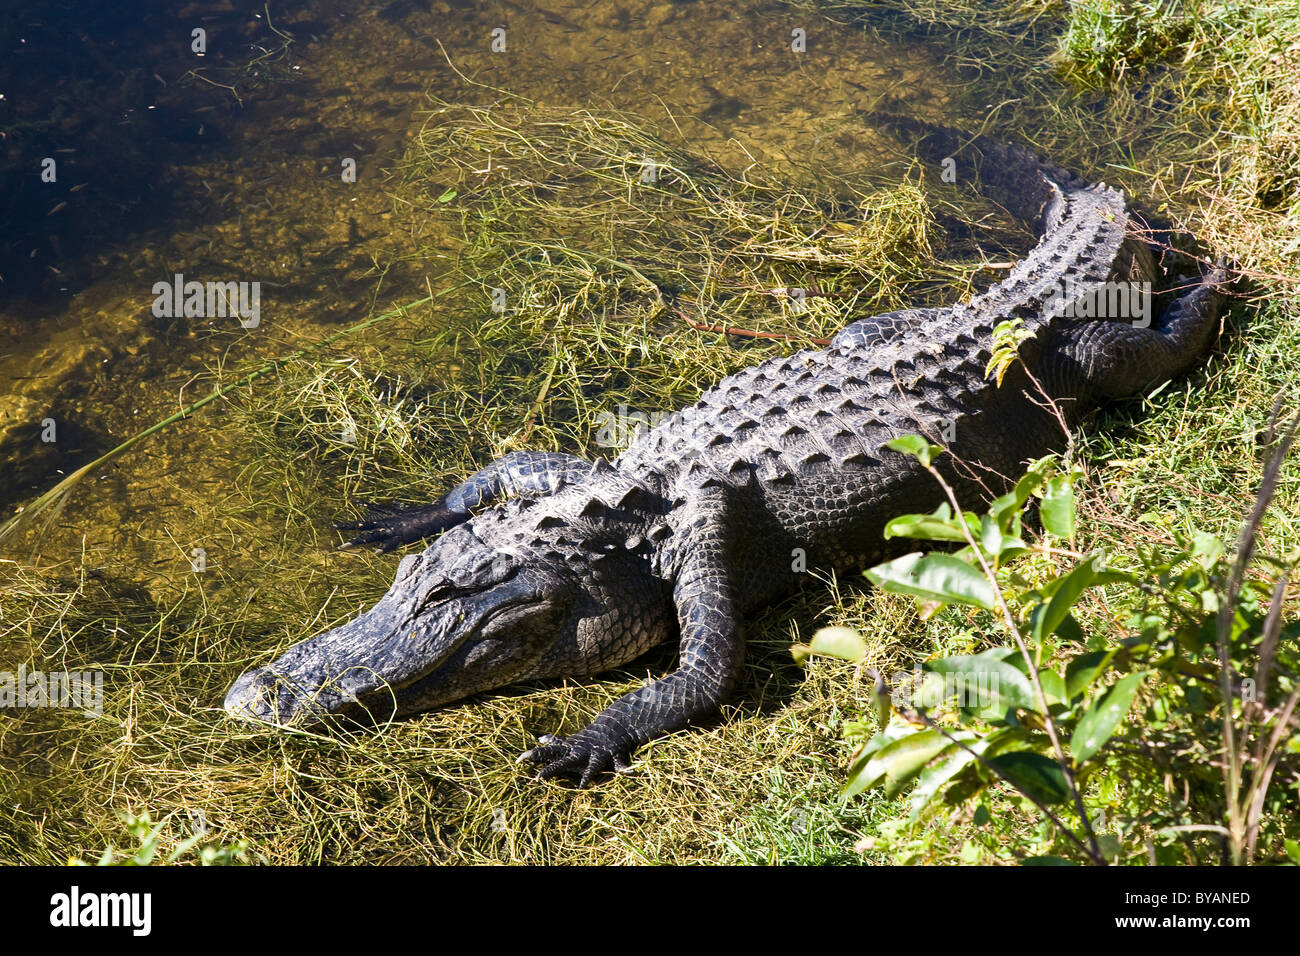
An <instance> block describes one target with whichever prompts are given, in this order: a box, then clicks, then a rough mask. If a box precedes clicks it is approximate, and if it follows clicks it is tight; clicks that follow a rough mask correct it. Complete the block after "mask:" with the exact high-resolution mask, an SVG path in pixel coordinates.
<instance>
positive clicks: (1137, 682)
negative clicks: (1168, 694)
mask: <svg viewBox="0 0 1300 956" xmlns="http://www.w3.org/2000/svg"><path fill="white" fill-rule="evenodd" d="M1145 677H1146V674H1144V673H1142V672H1140V671H1139V672H1138V673H1136V674H1129V675H1128V676H1127V677H1125V678H1124V679H1123V680H1121V681H1119V682H1118V683H1116V684H1115V686H1113V687H1111V688H1110V689H1109V690H1107V691H1106V693H1104V694H1102V695H1101V696H1100V697H1098V698H1097V699H1096V700H1095V701H1093V703H1092V706H1091V707H1089V708H1088V710H1087V712H1086V713H1085V714H1084V715H1083V716H1082V717H1080V718H1079V723H1078V724H1077V725H1076V726H1075V728H1074V736H1073V737H1071V738H1070V751H1071V752H1072V753H1073V754H1074V762H1075V763H1076V764H1079V763H1083V761H1085V760H1087V759H1088V758H1089V757H1091V756H1092V755H1093V754H1095V753H1096V752H1097V751H1098V750H1100V749H1101V748H1102V747H1103V746H1104V745H1105V743H1106V741H1108V740H1110V738H1111V736H1112V735H1113V734H1114V733H1115V730H1116V729H1117V728H1118V727H1119V725H1120V723H1121V722H1122V721H1123V720H1124V715H1125V714H1127V713H1128V709H1129V707H1130V706H1131V705H1132V704H1133V698H1134V697H1135V696H1136V695H1137V692H1138V688H1139V687H1141V686H1142V680H1143V678H1145Z"/></svg>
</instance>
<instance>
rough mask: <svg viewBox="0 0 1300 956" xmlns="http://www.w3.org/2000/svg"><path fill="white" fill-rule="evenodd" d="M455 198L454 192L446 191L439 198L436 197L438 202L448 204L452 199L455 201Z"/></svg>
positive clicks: (451, 190) (452, 190)
mask: <svg viewBox="0 0 1300 956" xmlns="http://www.w3.org/2000/svg"><path fill="white" fill-rule="evenodd" d="M456 196H457V193H456V190H454V189H448V190H447V191H446V192H445V193H443V194H442V195H441V196H439V197H438V202H440V203H449V202H451V201H452V200H453V199H455V198H456Z"/></svg>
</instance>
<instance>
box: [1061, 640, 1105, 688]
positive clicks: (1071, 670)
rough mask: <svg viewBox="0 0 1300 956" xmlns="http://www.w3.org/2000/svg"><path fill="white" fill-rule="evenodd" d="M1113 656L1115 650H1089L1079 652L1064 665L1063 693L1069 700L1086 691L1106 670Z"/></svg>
mask: <svg viewBox="0 0 1300 956" xmlns="http://www.w3.org/2000/svg"><path fill="white" fill-rule="evenodd" d="M1114 658H1115V650H1114V649H1112V650H1108V651H1090V652H1089V653H1087V654H1080V655H1079V656H1078V657H1076V658H1074V659H1073V660H1072V661H1070V663H1069V664H1067V665H1066V666H1065V693H1066V695H1067V696H1068V698H1069V699H1070V700H1074V698H1076V697H1078V696H1079V695H1080V694H1082V693H1083V692H1084V691H1086V690H1087V689H1088V688H1089V687H1090V686H1091V685H1092V682H1093V681H1095V680H1096V679H1097V678H1098V677H1100V676H1101V675H1102V674H1104V673H1105V672H1106V668H1108V667H1109V666H1110V662H1111V661H1112V660H1114Z"/></svg>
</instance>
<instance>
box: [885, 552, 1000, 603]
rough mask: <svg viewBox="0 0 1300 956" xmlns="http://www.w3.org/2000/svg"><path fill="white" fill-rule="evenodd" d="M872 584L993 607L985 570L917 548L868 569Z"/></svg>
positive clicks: (932, 598)
mask: <svg viewBox="0 0 1300 956" xmlns="http://www.w3.org/2000/svg"><path fill="white" fill-rule="evenodd" d="M866 575H867V578H868V579H869V580H870V581H871V583H872V584H874V585H876V586H877V587H880V588H883V589H884V590H886V591H892V592H893V593H895V594H910V595H912V596H913V597H917V598H921V599H922V600H925V601H941V602H943V603H945V604H971V605H974V606H975V607H982V608H984V609H985V610H992V609H993V602H994V600H995V596H994V593H993V586H992V585H991V584H989V582H988V580H987V579H986V578H985V577H984V575H983V573H981V572H980V571H978V570H976V569H975V568H973V567H972V566H971V565H969V564H967V563H966V562H965V561H961V560H959V559H957V558H954V557H953V556H952V555H950V554H923V553H922V552H920V551H914V552H912V553H911V554H905V555H903V557H901V558H897V559H895V560H893V561H889V562H886V563H885V564H878V565H876V566H875V567H874V568H871V569H870V570H868V571H867V572H866Z"/></svg>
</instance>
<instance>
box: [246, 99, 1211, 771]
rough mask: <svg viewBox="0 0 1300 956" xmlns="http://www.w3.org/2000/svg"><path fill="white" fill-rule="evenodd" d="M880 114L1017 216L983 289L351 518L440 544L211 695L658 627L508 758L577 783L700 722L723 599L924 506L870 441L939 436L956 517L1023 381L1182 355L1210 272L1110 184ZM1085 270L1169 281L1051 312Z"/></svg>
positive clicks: (994, 461) (728, 645)
mask: <svg viewBox="0 0 1300 956" xmlns="http://www.w3.org/2000/svg"><path fill="white" fill-rule="evenodd" d="M880 121H881V123H882V125H887V126H889V127H891V128H893V129H895V130H901V131H902V132H903V133H904V134H906V135H908V136H910V137H912V138H914V139H919V142H920V147H921V149H922V151H923V153H924V155H926V156H927V157H928V158H931V159H933V160H935V161H940V160H942V159H944V158H948V157H952V158H954V159H956V161H957V164H958V166H957V169H958V175H959V181H964V182H970V181H973V180H975V179H976V178H978V179H979V180H980V188H981V189H982V191H984V192H985V193H987V194H989V195H991V196H993V197H994V198H995V199H997V200H998V201H1000V202H1001V203H1002V204H1003V205H1004V206H1005V207H1006V208H1007V209H1008V210H1009V211H1011V212H1012V213H1015V214H1016V215H1019V216H1022V217H1024V218H1025V219H1027V220H1029V221H1031V222H1033V223H1035V224H1036V225H1037V226H1038V228H1039V231H1040V234H1041V235H1042V238H1041V240H1040V242H1039V244H1038V246H1037V247H1036V248H1035V249H1034V250H1033V251H1032V252H1031V253H1030V254H1029V255H1028V256H1027V257H1026V258H1025V259H1024V260H1023V261H1022V262H1020V263H1019V264H1018V265H1017V266H1016V267H1015V268H1014V269H1013V270H1012V271H1011V272H1010V274H1009V275H1008V276H1007V278H1006V279H1005V280H1003V281H1002V282H1000V283H998V284H997V285H995V286H993V287H992V288H990V289H989V290H988V291H986V292H984V293H982V294H981V295H978V296H976V297H975V298H974V299H973V300H972V301H970V302H968V303H965V304H959V305H954V306H950V307H948V308H944V309H911V310H904V311H901V312H894V313H889V314H887V315H883V316H874V317H871V318H867V319H863V320H861V321H858V322H854V323H853V324H851V325H849V326H848V327H847V328H845V329H844V330H843V331H841V332H840V333H839V335H837V336H836V337H835V339H834V340H833V341H832V343H831V345H830V347H828V348H826V349H822V350H818V351H806V352H800V353H798V354H796V355H792V356H789V357H786V358H773V359H769V360H768V361H765V362H763V363H761V364H759V365H757V366H754V367H753V368H749V369H746V370H744V371H742V372H739V373H737V374H735V375H733V376H731V377H729V378H727V379H725V380H723V381H722V382H720V383H719V384H718V385H717V386H715V387H714V388H713V389H711V390H709V391H708V392H705V393H704V395H703V396H702V397H701V398H700V400H699V401H698V402H697V403H696V404H695V405H692V406H691V407H689V408H686V409H683V410H682V411H680V412H678V413H676V414H674V415H673V416H671V417H670V418H669V419H668V420H667V421H665V422H663V423H662V424H661V425H659V427H657V428H655V429H653V430H652V431H650V432H648V433H646V434H645V435H643V436H642V437H641V438H640V439H639V440H638V441H637V442H636V443H635V444H633V446H632V447H631V448H629V449H628V450H627V451H626V452H624V453H623V454H622V455H620V456H619V457H618V458H617V459H616V460H615V461H614V462H612V463H606V462H603V461H598V462H595V463H594V464H593V463H589V462H586V461H583V460H582V459H579V458H575V457H573V456H570V455H563V454H557V453H553V452H515V453H513V454H511V455H507V456H506V457H504V458H502V459H501V460H499V461H497V462H495V463H493V464H491V465H489V466H488V467H486V468H484V469H483V470H482V471H480V472H478V473H477V474H476V475H474V476H472V477H471V478H469V479H468V480H467V481H466V482H464V483H463V484H461V485H460V486H459V487H457V488H456V489H454V490H452V491H451V492H449V493H448V494H447V495H445V496H443V497H442V498H441V499H439V500H438V501H437V502H435V503H433V504H432V505H429V506H428V507H425V508H418V509H413V510H408V511H394V510H391V509H388V510H378V511H376V512H373V513H372V514H371V515H370V517H369V518H368V519H367V520H365V521H362V522H359V523H356V524H354V525H351V526H349V527H351V528H352V529H354V530H356V531H359V532H360V534H359V535H358V536H357V537H356V538H355V539H354V540H353V542H351V543H352V544H377V545H379V546H380V548H381V550H391V549H392V548H396V547H398V546H400V545H402V544H406V543H409V542H412V541H416V540H419V539H420V538H422V537H425V536H427V535H431V534H434V533H437V532H443V534H442V536H441V537H440V538H438V539H437V540H436V541H435V542H434V543H433V544H432V545H430V546H429V547H428V548H427V549H426V550H425V551H424V552H423V553H422V554H419V555H409V556H407V557H405V558H403V559H402V561H401V564H400V565H399V567H398V573H397V578H396V580H395V581H394V583H393V585H392V587H391V588H390V589H389V591H388V593H387V594H386V595H385V596H384V597H383V598H382V599H381V600H380V601H379V603H378V604H376V605H375V607H374V608H373V609H371V610H370V611H368V612H366V613H365V614H363V615H361V616H360V617H358V618H357V619H355V620H354V621H351V622H349V623H348V624H345V625H343V626H342V627H339V628H335V629H333V630H330V631H327V632H325V633H323V634H320V635H318V636H316V637H314V638H312V639H310V640H308V641H305V642H303V643H301V644H298V645H296V646H295V647H292V648H290V649H289V650H288V651H286V652H285V653H284V654H283V655H282V656H280V657H279V658H278V659H277V660H275V661H274V662H273V663H272V664H270V665H269V666H268V667H264V668H259V669H257V670H253V671H250V672H248V673H246V674H244V675H243V676H242V677H240V678H239V680H238V681H236V683H235V684H234V686H233V687H232V688H231V689H230V692H229V694H228V695H227V698H226V708H227V710H228V711H229V712H230V713H231V714H233V715H237V716H242V717H253V718H257V719H262V720H268V721H271V722H273V723H289V722H293V721H303V722H307V721H314V720H319V719H321V718H323V717H324V716H326V715H328V714H356V713H359V712H362V711H364V712H369V713H370V715H371V716H372V717H375V716H378V717H380V718H384V717H388V716H392V715H398V716H400V715H403V714H409V713H415V712H418V711H421V710H425V709H428V708H431V707H437V706H440V705H442V704H446V703H449V702H451V701H455V700H459V699H461V698H464V697H467V696H469V695H471V694H475V693H478V692H481V691H486V690H491V689H493V688H498V687H502V686H504V685H506V684H510V683H514V682H518V681H524V680H537V679H543V678H553V677H561V676H580V675H588V674H595V673H598V672H600V671H603V670H607V669H609V668H611V667H616V666H618V665H620V664H624V663H627V662H628V661H631V660H632V659H633V658H635V657H637V656H638V655H640V654H642V653H643V652H645V651H646V650H648V649H649V648H651V647H653V646H654V645H656V644H659V643H661V642H663V641H668V640H674V639H675V640H677V641H678V642H679V647H680V663H679V665H678V667H677V669H676V670H675V671H673V672H672V673H670V674H668V675H667V676H665V677H663V678H662V679H660V680H656V681H653V682H651V683H649V684H646V685H645V686H644V687H642V688H640V689H639V690H636V691H634V692H632V693H630V694H627V695H626V696H624V697H621V698H619V699H618V700H616V701H615V702H614V703H613V704H611V705H610V706H609V707H608V708H607V709H606V710H605V711H604V712H602V713H601V714H600V715H599V716H598V717H597V718H596V719H595V720H594V721H593V722H592V723H591V725H590V726H588V727H587V728H585V729H583V730H580V731H578V732H577V733H575V734H573V735H572V736H569V737H564V738H549V737H547V738H543V739H542V741H541V743H540V744H539V746H537V747H535V748H534V749H532V750H530V751H528V752H527V753H526V754H524V756H523V757H522V758H521V759H524V760H528V761H531V762H535V763H537V764H540V774H539V775H540V776H542V777H550V776H554V775H556V774H575V775H577V776H578V778H579V783H580V785H582V786H586V785H587V784H588V783H589V782H590V781H591V780H592V779H593V778H594V777H595V776H596V775H597V774H599V773H600V772H602V771H603V770H606V769H609V768H614V769H622V768H625V767H626V766H627V765H628V762H629V760H630V759H631V755H632V753H633V751H634V750H635V749H636V748H637V747H639V746H640V745H642V744H644V743H645V742H647V741H648V740H651V739H652V738H654V737H656V736H658V735H660V734H664V733H668V732H670V731H673V730H676V729H679V728H682V727H684V726H686V725H688V724H692V723H696V722H698V721H701V720H705V719H707V718H709V717H710V716H712V715H713V714H715V713H716V711H717V709H718V707H719V705H720V704H721V702H722V701H723V700H724V699H725V698H726V696H727V695H728V693H729V692H730V691H731V689H732V688H733V687H734V685H735V683H736V680H737V677H738V675H739V672H740V668H741V665H742V662H743V658H744V638H743V635H742V621H743V618H744V615H745V613H746V612H747V611H749V610H751V609H753V608H755V607H760V606H762V605H765V604H768V603H770V602H772V601H773V600H774V599H776V598H778V597H779V596H781V595H783V594H785V593H788V592H789V591H790V590H792V589H793V588H794V587H795V586H796V585H797V583H798V579H799V577H800V574H799V572H797V571H796V570H795V568H796V567H800V568H802V567H805V566H806V568H807V569H808V570H823V571H825V570H832V569H833V570H835V571H838V572H846V571H858V570H861V569H863V568H865V567H868V566H870V565H872V564H874V563H877V562H879V561H882V560H885V559H887V558H889V557H891V556H893V555H895V554H897V553H898V550H897V549H896V547H895V546H894V544H895V543H894V542H887V541H885V540H884V538H883V537H882V531H883V529H884V526H885V524H886V522H887V521H889V519H891V518H893V517H895V516H896V515H900V514H904V513H909V512H922V511H929V510H932V509H934V508H935V507H936V506H937V505H938V504H940V503H941V501H942V498H941V491H940V489H939V488H938V487H937V485H936V484H935V482H934V481H933V480H932V478H931V477H930V476H929V475H928V474H926V473H925V472H924V471H923V470H922V469H921V468H920V467H919V466H918V464H917V463H916V462H915V461H914V460H913V459H912V458H910V457H908V456H905V455H902V454H899V453H896V452H893V451H890V450H888V449H885V448H884V447H883V445H884V444H885V442H887V441H889V440H890V439H891V438H894V437H896V436H899V435H903V434H909V433H919V434H923V435H926V436H928V437H929V438H930V439H931V440H932V441H934V442H936V443H938V444H942V445H945V446H946V447H947V449H948V451H949V452H950V454H948V455H945V456H943V457H942V458H941V459H940V462H941V468H942V469H943V471H944V473H945V477H946V478H947V479H948V481H949V482H950V483H951V484H952V485H953V487H954V489H955V490H956V493H957V495H958V498H959V500H960V501H961V503H962V505H963V507H976V506H978V505H979V504H981V503H982V502H985V501H987V500H988V499H989V498H991V497H992V496H995V495H997V494H999V493H1001V492H1002V491H1004V490H1005V489H1006V487H1007V485H1008V483H1009V482H1010V481H1011V480H1012V479H1013V478H1014V477H1016V476H1017V475H1018V474H1019V473H1020V471H1021V468H1022V465H1023V464H1024V463H1025V462H1026V461H1028V460H1032V459H1036V458H1038V457H1041V456H1042V455H1044V454H1047V453H1049V452H1051V451H1053V450H1056V449H1059V448H1060V447H1062V445H1063V444H1064V441H1065V434H1064V432H1063V430H1062V428H1061V422H1060V420H1058V418H1057V417H1056V416H1055V414H1053V412H1052V411H1050V410H1049V408H1047V407H1045V404H1046V403H1044V402H1043V400H1042V396H1041V394H1039V393H1037V391H1036V387H1035V385H1034V381H1035V380H1036V381H1037V382H1038V383H1040V384H1041V386H1042V387H1043V388H1044V389H1045V390H1046V391H1047V393H1048V394H1049V395H1050V397H1051V398H1052V399H1053V400H1054V401H1055V402H1056V405H1057V407H1058V408H1059V410H1060V412H1061V414H1062V416H1063V417H1064V419H1065V421H1066V423H1067V424H1071V423H1073V422H1075V421H1077V420H1078V418H1079V416H1080V415H1082V414H1084V413H1085V412H1086V411H1087V410H1089V409H1090V408H1092V407H1094V406H1096V405H1097V404H1099V403H1101V402H1104V401H1107V400H1110V399H1114V398H1119V397H1122V396H1126V395H1131V394H1134V393H1136V392H1137V391H1139V390H1140V389H1142V388H1143V387H1145V386H1147V385H1149V384H1152V383H1154V382H1158V381H1161V380H1163V379H1166V378H1169V377H1171V376H1174V375H1177V374H1179V373H1180V372H1182V371H1183V370H1185V369H1186V368H1188V367H1189V366H1190V365H1192V364H1193V363H1195V362H1196V360H1197V359H1198V358H1199V357H1200V356H1201V355H1202V354H1203V353H1204V352H1205V350H1206V349H1207V347H1208V346H1209V344H1210V341H1211V339H1212V337H1213V335H1214V333H1215V331H1216V330H1217V326H1218V315H1219V311H1220V308H1221V305H1222V295H1221V287H1222V285H1223V283H1224V281H1225V277H1224V273H1223V270H1222V268H1220V267H1215V268H1211V269H1206V270H1203V272H1202V274H1200V275H1199V276H1197V277H1195V278H1193V279H1192V280H1191V282H1190V283H1188V282H1187V281H1185V279H1184V278H1183V277H1180V276H1177V275H1175V274H1173V266H1172V263H1168V262H1166V263H1162V262H1161V261H1160V260H1161V254H1160V251H1159V249H1158V248H1157V247H1155V246H1148V245H1147V244H1146V243H1144V242H1143V241H1142V240H1141V239H1139V238H1137V237H1135V236H1133V235H1130V231H1129V229H1128V226H1129V213H1128V211H1127V209H1126V207H1125V203H1124V198H1123V196H1122V194H1121V193H1119V192H1118V191H1117V190H1114V189H1110V188H1108V187H1106V186H1104V185H1095V186H1094V185H1089V184H1087V183H1085V182H1084V181H1083V180H1081V179H1079V178H1078V177H1077V176H1074V175H1073V174H1071V173H1069V172H1067V171H1065V170H1062V169H1060V168H1059V167H1056V166H1053V165H1051V164H1049V163H1046V162H1043V161H1042V160H1039V159H1038V158H1037V157H1035V156H1033V155H1032V154H1030V153H1028V152H1027V151H1025V150H1023V149H1020V148H1018V147H1011V146H1006V145H1003V144H1001V143H998V142H996V141H993V140H990V139H987V138H985V137H968V136H965V135H963V134H959V133H956V132H954V131H951V130H945V129H941V128H938V127H931V126H927V125H925V124H921V123H918V122H915V121H912V120H906V119H900V118H897V117H892V118H880ZM1166 258H1168V257H1166ZM1108 281H1111V282H1117V281H1118V282H1128V281H1149V282H1152V283H1155V284H1158V285H1160V286H1162V287H1164V288H1169V287H1173V286H1179V289H1178V290H1177V291H1167V292H1164V293H1163V294H1162V295H1161V297H1160V298H1161V302H1162V303H1163V304H1164V308H1163V309H1162V310H1161V311H1160V312H1159V314H1158V316H1155V317H1154V318H1155V320H1154V321H1153V322H1151V323H1150V326H1149V327H1138V326H1137V325H1135V324H1134V323H1132V322H1130V321H1128V320H1126V319H1123V318H1119V317H1116V316H1113V315H1111V314H1109V313H1107V312H1105V311H1104V310H1103V313H1102V314H1101V315H1100V316H1097V315H1095V314H1094V315H1093V316H1092V317H1090V318H1088V319H1082V318H1068V317H1062V316H1061V315H1060V314H1059V311H1060V310H1059V309H1058V308H1056V307H1055V306H1057V305H1059V303H1060V301H1061V300H1060V299H1059V298H1055V297H1054V296H1056V294H1057V293H1058V292H1059V290H1060V284H1061V283H1070V284H1071V287H1070V292H1071V296H1070V298H1073V296H1074V295H1084V296H1095V295H1097V294H1099V293H1103V292H1104V291H1105V285H1104V284H1105V283H1107V282H1108ZM1010 318H1019V319H1020V320H1021V322H1022V328H1023V329H1024V330H1026V331H1028V332H1030V333H1032V334H1031V335H1030V337H1029V338H1028V339H1027V340H1026V341H1025V342H1024V343H1023V344H1022V345H1021V346H1020V349H1019V355H1020V362H1019V363H1017V364H1015V365H1013V366H1012V367H1011V369H1010V370H1009V371H1008V373H1007V374H1006V377H1005V380H1004V381H1003V383H1002V385H1001V386H998V385H995V384H994V383H993V382H992V381H990V380H989V379H987V378H986V377H985V370H986V366H987V364H988V362H989V359H990V356H991V349H992V334H993V329H994V327H995V326H996V325H998V324H999V323H1000V322H1002V321H1004V320H1006V319H1010ZM1030 375H1032V376H1033V379H1032V380H1031V378H1030ZM796 556H801V557H802V561H801V562H800V561H796Z"/></svg>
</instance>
